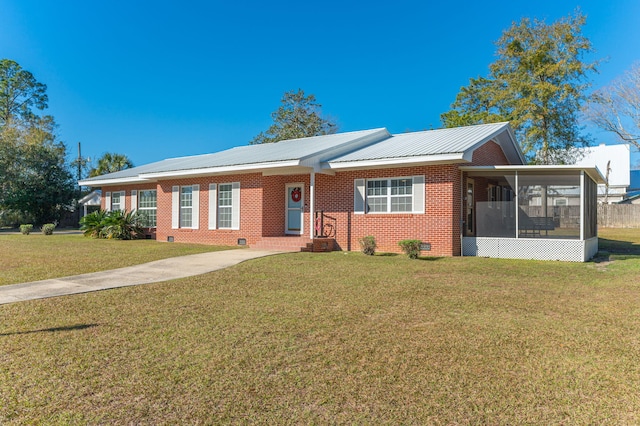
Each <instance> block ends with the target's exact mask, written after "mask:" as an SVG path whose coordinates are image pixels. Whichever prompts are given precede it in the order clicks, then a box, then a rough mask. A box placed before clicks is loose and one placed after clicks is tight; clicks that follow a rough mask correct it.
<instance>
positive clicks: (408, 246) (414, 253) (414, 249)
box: [398, 240, 421, 259]
mask: <svg viewBox="0 0 640 426" xmlns="http://www.w3.org/2000/svg"><path fill="white" fill-rule="evenodd" d="M420 244H421V241H420V240H402V241H400V242H399V243H398V245H399V246H400V247H402V251H403V252H404V253H405V254H406V255H407V256H409V259H417V258H418V256H419V255H420Z"/></svg>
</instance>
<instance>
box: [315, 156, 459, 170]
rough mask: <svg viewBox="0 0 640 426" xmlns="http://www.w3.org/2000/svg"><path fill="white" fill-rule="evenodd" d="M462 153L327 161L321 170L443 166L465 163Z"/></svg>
mask: <svg viewBox="0 0 640 426" xmlns="http://www.w3.org/2000/svg"><path fill="white" fill-rule="evenodd" d="M465 161H466V160H465V159H464V155H463V153H462V152H456V153H454V154H439V155H423V156H420V157H399V158H398V157H397V158H379V159H375V160H362V161H343V162H332V161H328V162H326V163H323V164H322V165H323V168H326V169H331V170H344V169H361V168H370V167H394V166H397V167H401V166H406V165H419V164H443V163H452V162H465Z"/></svg>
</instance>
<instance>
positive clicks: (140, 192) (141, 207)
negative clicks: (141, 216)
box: [137, 189, 158, 228]
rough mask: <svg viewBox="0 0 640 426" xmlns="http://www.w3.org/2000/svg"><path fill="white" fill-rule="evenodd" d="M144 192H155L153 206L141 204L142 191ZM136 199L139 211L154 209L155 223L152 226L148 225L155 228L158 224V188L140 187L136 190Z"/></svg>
mask: <svg viewBox="0 0 640 426" xmlns="http://www.w3.org/2000/svg"><path fill="white" fill-rule="evenodd" d="M145 192H155V194H156V196H155V206H153V207H148V206H142V201H143V200H142V198H143V193H145ZM137 201H138V211H139V212H149V211H154V212H155V215H154V216H155V220H154V222H155V224H154V225H153V226H149V228H155V227H156V226H157V225H158V190H157V189H141V190H140V191H138V193H137Z"/></svg>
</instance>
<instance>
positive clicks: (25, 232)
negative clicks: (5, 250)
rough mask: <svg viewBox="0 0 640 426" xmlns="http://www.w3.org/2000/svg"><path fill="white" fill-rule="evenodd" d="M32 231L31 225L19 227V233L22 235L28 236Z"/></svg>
mask: <svg viewBox="0 0 640 426" xmlns="http://www.w3.org/2000/svg"><path fill="white" fill-rule="evenodd" d="M32 229H33V225H32V224H30V223H27V224H24V225H20V232H22V235H29V234H30V233H31V230H32Z"/></svg>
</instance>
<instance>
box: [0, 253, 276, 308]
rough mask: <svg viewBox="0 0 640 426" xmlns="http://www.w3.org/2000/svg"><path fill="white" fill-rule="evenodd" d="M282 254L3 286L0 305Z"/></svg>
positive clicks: (211, 258)
mask: <svg viewBox="0 0 640 426" xmlns="http://www.w3.org/2000/svg"><path fill="white" fill-rule="evenodd" d="M279 253H281V252H278V251H270V250H253V249H242V250H225V251H214V252H209V253H200V254H192V255H189V256H180V257H172V258H169V259H163V260H156V261H154V262H149V263H143V264H142V265H135V266H127V267H126V268H119V269H111V270H108V271H101V272H92V273H90V274H82V275H75V276H72V277H64V278H53V279H49V280H42V281H33V282H28V283H20V284H10V285H5V286H0V305H1V304H6V303H14V302H21V301H24V300H33V299H44V298H47V297H55V296H66V295H69V294H78V293H87V292H90V291H98V290H106V289H110V288H117V287H127V286H132V285H139V284H148V283H156V282H160V281H168V280H174V279H177V278H184V277H191V276H194V275H200V274H206V273H207V272H212V271H217V270H218V269H223V268H227V267H229V266H233V265H237V264H238V263H240V262H244V261H245V260H250V259H256V258H258V257H264V256H270V255H274V254H279Z"/></svg>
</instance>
